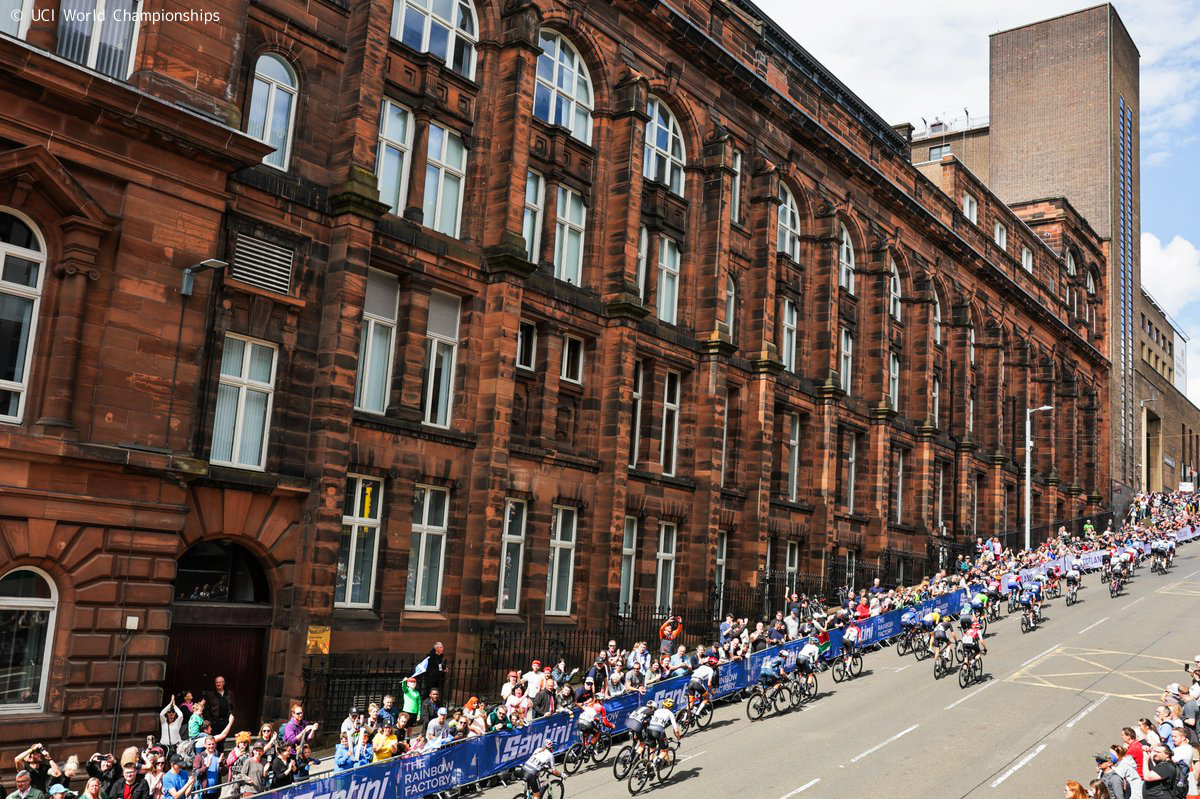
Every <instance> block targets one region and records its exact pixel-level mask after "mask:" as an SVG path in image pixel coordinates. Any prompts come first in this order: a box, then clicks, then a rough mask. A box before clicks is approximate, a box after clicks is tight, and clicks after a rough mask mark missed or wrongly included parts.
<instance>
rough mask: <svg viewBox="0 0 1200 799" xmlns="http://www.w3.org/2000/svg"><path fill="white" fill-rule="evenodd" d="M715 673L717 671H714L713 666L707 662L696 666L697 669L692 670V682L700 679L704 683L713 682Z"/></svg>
mask: <svg viewBox="0 0 1200 799" xmlns="http://www.w3.org/2000/svg"><path fill="white" fill-rule="evenodd" d="M714 674H716V672H715V671H713V667H712V666H710V665H708V664H707V663H704V664H701V665H700V666H697V667H696V670H695V671H693V672H692V682H696V681H697V680H699V681H700V682H701V683H703V684H704V685H708V684H709V683H711V682H712V678H713V675H714Z"/></svg>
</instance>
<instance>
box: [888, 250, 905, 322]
mask: <svg viewBox="0 0 1200 799" xmlns="http://www.w3.org/2000/svg"><path fill="white" fill-rule="evenodd" d="M902 292H903V289H902V288H901V286H900V270H899V269H897V268H896V262H895V261H892V260H890V259H889V261H888V313H889V314H890V315H891V317H892V318H893V319H895V320H896V321H897V322H899V321H900V314H901V312H902V311H901V300H902V299H903V293H902Z"/></svg>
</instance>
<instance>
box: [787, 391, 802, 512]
mask: <svg viewBox="0 0 1200 799" xmlns="http://www.w3.org/2000/svg"><path fill="white" fill-rule="evenodd" d="M787 426H788V457H787V498H788V499H789V500H790V501H792V502H795V501H796V495H797V491H798V490H799V482H798V481H799V479H800V415H799V414H795V413H791V414H788V418H787Z"/></svg>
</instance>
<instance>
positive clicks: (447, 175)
mask: <svg viewBox="0 0 1200 799" xmlns="http://www.w3.org/2000/svg"><path fill="white" fill-rule="evenodd" d="M466 173H467V148H466V147H465V146H463V140H462V137H461V136H459V135H458V134H457V133H455V132H454V131H452V130H447V129H446V128H443V127H442V126H441V125H438V124H436V123H430V125H429V156H428V158H427V159H426V161H425V204H424V206H423V208H424V212H425V225H426V226H427V227H431V228H433V229H434V230H436V231H437V232H438V233H444V234H446V235H447V236H453V237H454V238H458V222H459V217H461V216H462V200H463V181H464V180H465V179H466Z"/></svg>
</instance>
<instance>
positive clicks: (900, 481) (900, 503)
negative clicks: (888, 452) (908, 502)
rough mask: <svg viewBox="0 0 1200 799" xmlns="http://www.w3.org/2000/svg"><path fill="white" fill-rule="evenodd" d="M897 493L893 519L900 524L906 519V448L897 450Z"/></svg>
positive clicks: (893, 503)
mask: <svg viewBox="0 0 1200 799" xmlns="http://www.w3.org/2000/svg"><path fill="white" fill-rule="evenodd" d="M895 483H896V495H895V498H894V500H893V501H892V521H894V522H895V523H896V524H900V523H901V522H902V521H904V450H902V449H898V450H896V474H895Z"/></svg>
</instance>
